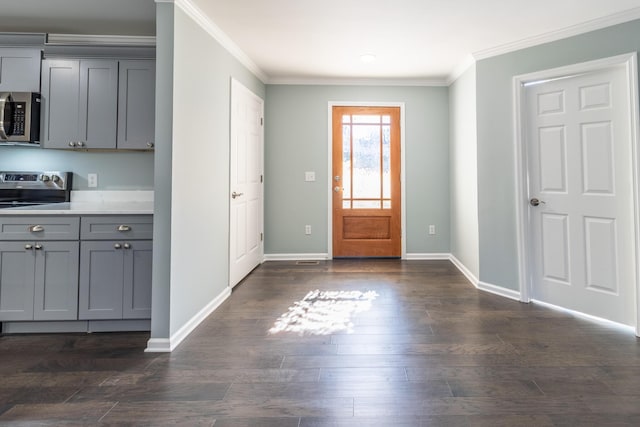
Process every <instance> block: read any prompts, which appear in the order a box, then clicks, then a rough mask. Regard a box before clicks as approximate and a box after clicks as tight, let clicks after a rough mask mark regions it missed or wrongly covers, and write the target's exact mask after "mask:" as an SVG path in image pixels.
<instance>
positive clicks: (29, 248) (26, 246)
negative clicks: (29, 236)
mask: <svg viewBox="0 0 640 427" xmlns="http://www.w3.org/2000/svg"><path fill="white" fill-rule="evenodd" d="M24 248H25V249H26V250H28V251H30V250H31V249H33V245H31V244H29V243H27V244H26V245H24Z"/></svg>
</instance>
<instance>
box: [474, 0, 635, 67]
mask: <svg viewBox="0 0 640 427" xmlns="http://www.w3.org/2000/svg"><path fill="white" fill-rule="evenodd" d="M639 18H640V7H636V8H633V9H629V10H626V11H622V12H618V13H615V14H613V15H609V16H605V17H602V18H597V19H593V20H591V21H587V22H583V23H581V24H577V25H572V26H570V27H566V28H563V29H560V30H557V31H550V32H548V33H543V34H540V35H537V36H534V37H528V38H526V39H522V40H518V41H515V42H511V43H506V44H503V45H500V46H496V47H492V48H489V49H483V50H479V51H476V52H473V57H474V58H475V59H476V60H477V61H479V60H481V59H486V58H491V57H493V56H498V55H502V54H505V53H509V52H513V51H516V50H520V49H525V48H528V47H533V46H537V45H540V44H543V43H549V42H553V41H557V40H561V39H566V38H568V37H573V36H577V35H579V34H584V33H588V32H590V31H595V30H600V29H602V28H606V27H611V26H613V25H618V24H622V23H625V22H629V21H633V20H635V19H639Z"/></svg>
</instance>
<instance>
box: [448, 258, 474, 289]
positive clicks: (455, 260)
mask: <svg viewBox="0 0 640 427" xmlns="http://www.w3.org/2000/svg"><path fill="white" fill-rule="evenodd" d="M449 260H450V261H451V262H452V263H453V265H455V266H456V267H457V268H458V270H460V272H461V273H462V274H464V275H465V277H466V278H467V280H468V281H469V282H471V284H472V285H473V286H475V287H476V288H477V287H478V283H479V282H480V280H479V279H478V278H477V277H476V276H475V274H473V273H472V272H471V270H469V269H468V268H467V267H466V266H465V265H464V264H463V263H462V262H461V261H460V260H459V259H458V258H456V256H455V255H453V254H451V255H450V257H449Z"/></svg>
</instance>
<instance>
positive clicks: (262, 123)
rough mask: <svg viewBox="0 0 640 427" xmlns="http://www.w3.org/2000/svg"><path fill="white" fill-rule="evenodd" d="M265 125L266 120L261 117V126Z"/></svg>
mask: <svg viewBox="0 0 640 427" xmlns="http://www.w3.org/2000/svg"><path fill="white" fill-rule="evenodd" d="M263 125H264V119H263V118H262V117H260V126H263Z"/></svg>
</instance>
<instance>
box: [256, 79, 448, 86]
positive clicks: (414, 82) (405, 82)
mask: <svg viewBox="0 0 640 427" xmlns="http://www.w3.org/2000/svg"><path fill="white" fill-rule="evenodd" d="M267 83H268V84H270V85H288V86H298V85H299V86H425V87H427V86H448V83H447V80H446V79H402V78H398V79H382V78H381V79H376V78H366V79H365V78H344V79H335V78H322V77H316V78H311V77H310V78H303V77H301V78H293V77H292V78H286V77H283V78H280V77H276V78H271V79H269V81H268V82H267Z"/></svg>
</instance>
